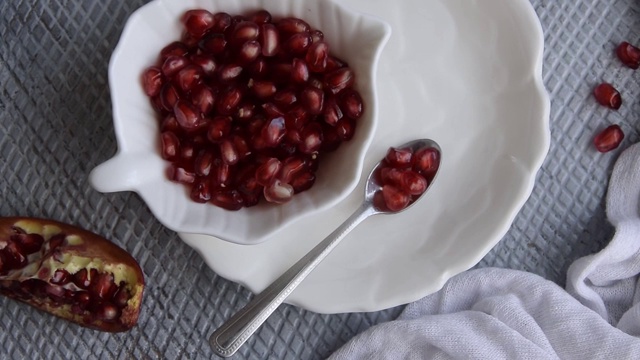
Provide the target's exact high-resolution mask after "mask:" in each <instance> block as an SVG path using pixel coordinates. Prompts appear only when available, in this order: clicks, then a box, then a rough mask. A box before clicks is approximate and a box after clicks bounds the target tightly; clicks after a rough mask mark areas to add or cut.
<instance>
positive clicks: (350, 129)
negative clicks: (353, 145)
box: [335, 117, 356, 141]
mask: <svg viewBox="0 0 640 360" xmlns="http://www.w3.org/2000/svg"><path fill="white" fill-rule="evenodd" d="M335 129H336V133H337V134H338V136H339V137H340V139H342V140H344V141H349V140H351V139H352V138H353V135H355V133H356V121H355V120H353V119H350V118H347V117H345V118H342V119H340V120H338V123H337V124H336V127H335Z"/></svg>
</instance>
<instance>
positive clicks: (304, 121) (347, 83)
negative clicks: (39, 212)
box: [0, 9, 426, 319]
mask: <svg viewBox="0 0 640 360" xmlns="http://www.w3.org/2000/svg"><path fill="white" fill-rule="evenodd" d="M181 21H182V23H183V25H184V29H183V33H182V37H181V40H180V41H175V42H172V43H170V44H169V45H167V46H166V47H165V48H163V49H162V51H161V52H160V54H159V57H158V60H157V64H156V65H157V66H153V67H149V68H147V69H146V70H145V72H144V73H143V74H142V87H143V90H144V91H145V93H146V94H147V95H148V96H149V97H150V100H151V105H152V107H153V108H154V110H156V112H157V113H158V124H159V128H160V129H161V134H160V140H161V141H160V143H161V146H160V153H161V155H162V157H163V158H164V159H166V160H167V161H169V162H170V163H171V165H170V166H168V167H167V171H166V174H167V177H168V178H169V179H170V180H171V181H174V182H177V183H181V184H184V185H185V186H186V187H187V188H188V189H189V191H188V194H189V196H190V197H191V199H192V200H193V201H196V202H199V203H210V204H213V205H216V206H219V207H222V208H224V209H228V210H238V209H239V208H241V207H249V206H253V205H256V204H257V203H258V202H259V201H261V200H266V201H267V202H274V203H283V202H286V201H289V199H290V198H291V196H292V195H293V194H295V193H299V192H301V191H306V190H307V189H309V188H310V187H311V186H312V185H313V184H314V182H315V179H316V175H315V173H316V171H317V168H318V163H319V158H321V154H322V153H325V152H329V151H334V150H336V149H337V148H338V147H339V146H340V145H341V144H342V142H344V141H348V140H350V139H352V138H353V136H354V133H355V129H356V119H359V118H360V117H361V116H362V113H363V109H364V104H363V101H362V98H361V96H360V94H359V93H358V92H357V91H356V90H354V89H353V85H354V82H355V75H354V73H353V71H352V70H351V69H350V68H349V67H348V65H347V63H346V62H344V61H343V60H341V59H339V58H337V57H335V56H332V54H330V52H329V44H328V43H327V42H326V41H325V40H324V34H323V33H322V31H320V30H318V29H312V28H311V27H310V26H309V24H308V23H307V22H305V21H304V20H302V19H298V18H284V19H274V18H273V16H272V15H271V14H270V13H269V12H268V11H266V10H257V11H255V12H253V13H250V14H247V15H246V16H245V15H235V16H232V15H230V14H227V13H224V12H218V13H215V14H212V13H211V12H209V11H207V10H204V9H194V10H189V11H187V12H185V14H184V15H183V17H182V18H181ZM269 159H272V160H269ZM416 172H417V171H416ZM420 174H421V175H422V176H425V177H426V175H424V174H422V173H420ZM0 261H2V262H3V263H4V262H6V263H11V264H21V263H23V262H25V261H27V259H26V258H25V257H24V256H22V257H21V256H20V255H19V252H18V251H17V250H15V249H14V248H13V247H7V249H6V250H5V251H4V252H0ZM63 275H64V273H60V274H58V275H57V278H56V281H65V279H66V277H65V276H63ZM75 275H76V274H70V277H69V279H71V280H70V281H71V282H72V283H74V284H75V282H77V283H79V284H81V285H82V286H80V285H76V286H78V287H79V288H82V289H84V290H87V289H89V285H90V279H91V278H92V277H91V274H90V272H89V273H87V274H84V273H82V272H80V273H79V275H77V276H75ZM87 279H89V280H87ZM74 281H75V282H74ZM116 285H117V284H116ZM107 290H108V293H109V294H110V293H111V292H113V294H126V292H125V291H121V290H120V288H119V287H118V286H115V287H113V288H110V287H109V288H108V289H107ZM107 290H104V291H107ZM52 291H53V292H52V293H51V296H53V297H64V296H65V294H64V292H59V291H57V289H53V290H52ZM56 291H57V292H56ZM87 291H88V290H87ZM99 292H103V291H102V290H100V291H99ZM113 296H115V295H113ZM120 296H125V295H120ZM77 298H78V302H79V304H78V305H77V306H75V307H74V309H75V311H77V312H78V311H81V310H83V309H86V308H87V306H89V304H90V300H91V298H86V297H85V296H84V295H78V296H77ZM85 298H86V299H85ZM114 304H117V301H115V300H114V301H112V302H111V303H110V304H103V305H100V306H94V307H93V308H92V309H93V310H95V311H96V312H99V313H100V315H99V317H101V318H104V319H110V318H113V317H114V316H117V314H118V311H117V306H116V308H114V307H113V306H112V305H114Z"/></svg>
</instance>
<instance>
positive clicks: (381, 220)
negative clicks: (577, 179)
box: [181, 0, 549, 313]
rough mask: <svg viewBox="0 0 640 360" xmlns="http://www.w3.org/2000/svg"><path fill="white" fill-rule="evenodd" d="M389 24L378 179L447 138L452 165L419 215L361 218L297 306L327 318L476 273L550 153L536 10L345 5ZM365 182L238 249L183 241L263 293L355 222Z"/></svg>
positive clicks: (482, 0) (375, 2)
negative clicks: (391, 152)
mask: <svg viewBox="0 0 640 360" xmlns="http://www.w3.org/2000/svg"><path fill="white" fill-rule="evenodd" d="M343 3H344V4H345V5H347V6H351V7H353V8H356V9H357V10H360V11H363V12H365V13H370V14H372V15H375V16H379V17H381V18H383V19H384V20H385V21H387V22H389V23H390V25H391V27H392V29H393V33H392V35H391V38H390V40H389V43H388V44H387V46H386V48H385V50H384V51H383V54H382V57H381V61H380V64H379V67H378V70H379V73H378V90H379V92H378V94H379V100H380V102H379V111H380V113H379V126H378V128H377V130H376V135H375V137H374V140H373V143H372V145H371V147H370V148H369V152H368V155H367V157H366V159H365V163H364V165H365V166H364V170H363V172H364V173H365V174H366V173H368V172H369V169H370V168H371V167H372V166H373V164H374V163H375V162H377V160H378V159H380V158H381V157H382V156H383V155H384V153H385V151H386V149H387V148H388V147H389V146H391V145H394V144H401V143H404V142H405V141H407V140H410V139H413V138H420V137H427V138H432V139H434V140H436V141H438V142H439V143H440V145H441V147H442V151H443V158H444V162H443V164H442V167H441V170H440V171H441V172H440V174H439V175H438V179H437V181H436V183H435V184H434V185H433V187H432V188H431V190H430V192H429V193H428V194H427V195H426V198H424V199H423V200H421V202H420V203H418V204H416V205H415V206H414V207H413V208H412V209H411V210H410V211H406V212H404V213H401V214H398V215H394V216H377V217H372V218H369V219H367V220H365V222H363V223H362V224H361V225H360V226H359V227H358V228H356V229H355V230H354V231H353V232H352V233H351V234H350V235H349V236H348V237H347V238H346V239H344V241H343V242H342V243H341V244H340V245H339V246H338V248H336V250H335V251H334V252H333V253H332V254H331V255H330V256H329V257H328V258H327V259H326V260H325V261H324V262H323V263H322V264H320V266H319V267H318V268H317V269H316V270H315V271H314V272H313V273H312V274H311V275H310V276H309V277H308V278H307V279H306V280H305V281H304V282H303V283H302V284H301V285H300V287H299V288H298V289H297V290H296V291H295V292H294V293H293V294H292V295H291V297H289V299H288V302H289V303H291V304H295V305H298V306H301V307H303V308H306V309H309V310H312V311H316V312H322V313H336V312H354V311H376V310H381V309H385V308H389V307H392V306H396V305H400V304H404V303H407V302H411V301H415V300H417V299H419V298H421V297H423V296H426V295H428V294H430V293H433V292H435V291H437V290H438V289H440V288H441V287H442V285H443V284H444V283H445V281H446V280H447V279H449V278H450V277H451V276H453V275H455V274H457V273H459V272H461V271H464V270H466V269H468V268H470V267H472V266H474V265H475V264H476V263H477V262H478V261H480V259H481V258H482V257H483V256H484V255H485V254H486V253H487V252H488V251H489V250H490V249H491V248H492V247H493V246H494V245H495V244H496V243H497V242H498V241H499V240H500V239H501V238H502V236H504V234H505V233H506V231H507V230H508V228H509V226H510V225H511V222H512V221H513V219H514V217H515V215H516V214H517V212H518V211H519V210H520V208H521V207H522V205H523V204H524V202H525V201H526V199H527V198H528V197H529V195H530V194H531V191H532V188H533V184H534V180H535V176H536V172H537V171H538V169H539V168H540V166H541V164H542V162H543V160H544V157H545V155H546V153H547V151H548V148H549V124H548V123H549V98H548V95H547V93H546V91H545V89H544V86H543V84H542V75H541V73H542V53H543V45H544V44H543V43H544V40H543V34H542V29H541V26H540V23H539V20H538V18H537V16H536V14H535V12H534V10H533V9H532V7H531V5H530V3H529V2H528V1H526V0H511V1H504V0H477V1H474V0H426V1H425V0H403V1H397V2H390V1H386V0H345V1H343ZM363 187H364V175H363V178H362V180H361V181H360V184H359V185H358V187H357V188H356V190H355V191H354V192H353V193H352V194H351V195H350V196H349V197H348V198H346V199H345V200H344V201H342V202H341V203H340V204H339V205H338V206H336V207H334V208H332V209H329V210H326V211H324V212H322V213H320V214H317V215H316V216H314V217H310V218H305V219H303V220H302V221H300V222H298V223H295V224H292V225H291V226H288V227H285V228H281V229H280V230H279V231H278V232H277V233H275V234H273V235H272V236H271V237H270V239H268V241H266V242H264V243H262V244H258V245H252V246H240V245H234V244H231V243H228V242H225V241H221V240H218V239H215V238H211V237H207V236H202V235H186V234H181V236H182V238H183V239H184V241H186V242H187V243H188V244H190V245H191V246H193V247H194V248H195V249H197V250H198V251H199V252H200V253H201V254H202V256H203V257H204V259H205V261H206V262H207V263H208V264H209V265H210V266H211V268H213V270H214V271H215V272H217V273H218V274H220V275H221V276H223V277H225V278H228V279H231V280H234V281H237V282H240V283H242V284H244V285H245V286H247V287H248V288H249V289H251V290H252V291H254V292H259V291H260V290H262V289H263V288H265V287H266V286H267V285H268V284H269V283H270V282H271V281H273V280H274V279H275V278H276V277H277V276H278V275H279V274H281V273H282V272H283V271H284V270H285V269H286V268H288V267H289V266H290V265H291V264H293V263H294V262H295V261H296V260H297V259H298V258H299V257H301V256H302V255H303V254H304V253H306V252H307V251H308V250H309V249H310V248H311V247H313V245H315V244H316V243H317V242H319V241H320V240H321V239H322V238H324V237H325V236H326V235H328V234H329V233H330V232H331V231H332V230H333V229H334V228H335V227H336V226H338V225H339V224H340V223H341V222H342V221H343V220H344V219H346V218H347V217H348V216H349V215H350V214H351V212H352V211H354V210H355V209H356V208H357V206H358V204H359V203H360V201H362V198H363V195H362V192H363V190H362V189H363Z"/></svg>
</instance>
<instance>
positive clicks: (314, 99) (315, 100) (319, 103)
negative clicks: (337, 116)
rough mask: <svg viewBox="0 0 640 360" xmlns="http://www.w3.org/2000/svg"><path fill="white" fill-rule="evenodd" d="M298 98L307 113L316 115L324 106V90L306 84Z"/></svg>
mask: <svg viewBox="0 0 640 360" xmlns="http://www.w3.org/2000/svg"><path fill="white" fill-rule="evenodd" d="M300 98H301V100H302V103H303V104H304V106H305V109H306V110H307V111H308V112H309V114H312V115H318V114H320V113H321V112H322V109H323V107H324V92H322V90H320V89H316V88H314V87H310V86H308V87H306V88H305V89H304V90H302V93H300Z"/></svg>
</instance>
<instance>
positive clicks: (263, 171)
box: [255, 158, 282, 186]
mask: <svg viewBox="0 0 640 360" xmlns="http://www.w3.org/2000/svg"><path fill="white" fill-rule="evenodd" d="M281 167H282V163H281V162H280V160H278V159H276V158H269V159H268V160H267V161H266V162H265V163H264V164H262V165H260V166H259V167H258V168H257V169H256V175H255V179H256V181H257V182H258V184H260V185H262V186H269V185H270V184H271V182H272V181H273V180H274V179H275V177H276V175H277V174H278V172H279V171H280V168H281Z"/></svg>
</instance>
